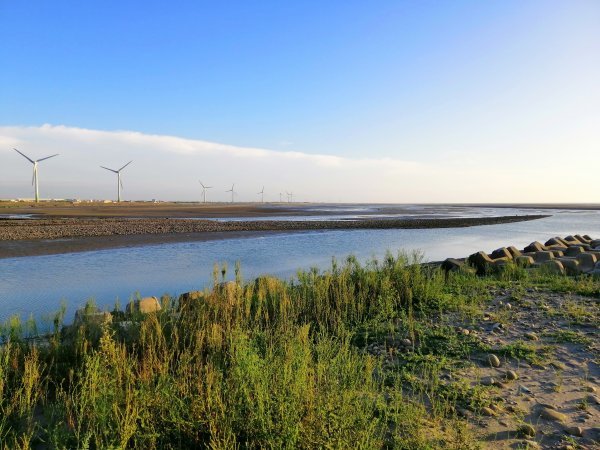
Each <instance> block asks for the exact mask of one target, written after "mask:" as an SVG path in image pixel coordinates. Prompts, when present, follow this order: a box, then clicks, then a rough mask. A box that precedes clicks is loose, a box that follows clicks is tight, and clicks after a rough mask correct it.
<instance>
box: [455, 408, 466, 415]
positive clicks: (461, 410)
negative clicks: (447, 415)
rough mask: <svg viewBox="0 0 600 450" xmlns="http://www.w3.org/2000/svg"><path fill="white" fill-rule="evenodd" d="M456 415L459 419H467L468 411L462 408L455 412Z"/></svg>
mask: <svg viewBox="0 0 600 450" xmlns="http://www.w3.org/2000/svg"><path fill="white" fill-rule="evenodd" d="M456 412H457V414H458V415H459V416H461V417H469V410H467V409H464V408H458V409H457V410H456Z"/></svg>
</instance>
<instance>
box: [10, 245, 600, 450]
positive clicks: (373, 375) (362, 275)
mask: <svg viewBox="0 0 600 450" xmlns="http://www.w3.org/2000/svg"><path fill="white" fill-rule="evenodd" d="M419 262H420V260H419V257H418V255H412V256H407V255H403V254H401V255H399V256H398V257H392V256H391V255H388V256H386V258H384V260H383V261H381V262H377V261H371V262H370V263H368V264H366V265H361V264H359V263H358V261H357V260H356V259H355V258H352V257H351V258H348V259H347V260H345V261H343V262H341V263H340V262H336V261H334V262H333V263H332V266H331V268H330V269H329V270H327V271H325V272H321V271H319V270H317V269H313V270H309V271H306V272H300V273H299V274H298V276H297V278H296V279H295V280H293V281H288V282H286V281H283V280H279V279H276V278H273V277H260V278H258V279H256V280H253V281H251V282H248V283H243V282H242V271H241V268H240V267H239V265H236V267H235V268H234V275H235V280H236V281H234V282H228V283H226V282H225V280H226V279H227V275H228V268H227V267H225V266H222V267H219V266H216V267H215V270H214V274H213V275H214V287H213V289H211V290H207V291H205V292H203V293H198V294H197V295H196V298H194V299H193V300H191V301H187V302H185V304H184V303H183V301H182V302H181V304H180V302H179V301H178V299H171V298H168V297H165V298H163V299H162V305H163V310H162V311H160V312H159V313H157V314H149V315H140V314H135V313H126V312H123V311H119V312H115V313H114V314H113V321H112V322H106V321H97V320H94V321H92V320H89V321H86V320H84V321H83V322H82V323H81V324H78V325H77V326H71V327H63V326H62V321H63V319H64V311H65V309H64V307H63V308H62V309H61V311H59V312H58V313H57V314H56V316H55V317H52V318H49V320H51V322H52V323H53V325H54V332H53V333H52V334H50V335H48V336H45V337H44V338H43V339H33V337H34V336H33V335H34V334H35V333H36V327H35V323H34V321H32V320H28V321H27V322H25V323H22V322H21V320H20V319H19V318H17V317H14V318H11V319H10V320H9V321H8V322H7V323H6V324H5V325H4V326H3V327H2V329H1V330H0V342H1V346H0V443H1V445H0V447H1V448H5V449H13V448H17V449H26V448H35V447H36V446H40V447H41V448H60V449H62V448H93V449H100V448H144V449H159V448H160V449H169V448H172V449H175V448H204V447H208V448H215V449H216V448H400V449H403V448H404V449H438V448H457V449H458V448H476V447H477V444H476V442H475V440H474V439H473V437H472V436H471V434H470V432H469V431H468V429H467V428H466V427H465V424H464V423H463V422H461V421H460V420H459V419H457V417H456V410H457V408H462V407H466V408H471V409H473V410H479V409H480V408H482V407H484V406H488V405H490V404H491V402H492V401H493V395H491V393H490V389H493V388H488V387H483V386H475V387H473V386H471V385H469V384H468V383H465V382H464V380H460V379H457V380H456V381H454V382H452V383H446V382H442V375H443V373H445V372H449V371H450V372H452V371H455V370H457V369H458V368H460V367H464V366H465V365H468V364H470V360H471V358H472V356H473V355H476V354H481V353H485V352H487V351H488V350H489V349H488V348H487V347H486V346H484V345H483V344H482V343H481V342H480V341H479V340H477V339H476V338H474V337H473V336H469V335H462V334H457V333H456V332H455V330H454V328H453V327H452V326H451V324H446V323H445V322H444V320H445V319H443V317H446V316H448V315H449V314H452V315H457V316H459V317H461V318H463V319H464V320H470V319H472V318H474V317H480V316H481V314H482V313H481V311H482V308H483V307H484V306H485V304H486V302H487V301H488V300H489V298H490V294H489V289H490V287H493V288H496V287H506V286H513V287H514V286H520V289H521V290H522V286H523V285H524V283H530V284H533V283H541V282H542V281H540V279H536V278H535V277H536V275H532V274H530V273H529V272H524V271H522V270H520V268H513V269H507V270H505V271H503V272H501V273H499V274H495V275H488V276H486V277H485V278H481V277H476V276H475V275H472V274H470V273H458V274H450V275H449V276H448V277H445V275H444V273H443V272H441V271H440V270H439V269H438V268H435V267H431V266H427V265H422V264H419ZM544 277H547V275H544ZM551 282H552V283H555V284H559V283H561V281H552V280H551ZM582 283H583V285H582V286H583V287H581V289H586V290H587V291H589V292H593V291H594V289H597V282H596V281H592V282H589V281H587V280H586V281H583V282H582ZM573 289H574V290H577V289H580V287H578V285H577V284H575V285H573ZM94 308H95V306H94V305H93V304H92V303H90V304H89V305H88V306H87V309H88V312H91V311H93V310H94ZM117 309H120V308H117ZM568 337H570V335H569V336H568ZM403 339H404V340H406V339H408V340H410V342H411V343H412V345H411V349H410V350H411V351H410V352H409V353H407V354H406V355H404V356H403V357H402V358H399V357H397V356H396V355H395V351H396V350H395V346H396V344H395V343H396V342H398V341H400V340H403ZM370 343H379V344H381V345H382V347H384V348H385V351H384V354H380V355H377V354H373V353H370V352H368V351H366V348H367V345H369V344H370ZM388 347H389V351H388ZM500 353H501V354H502V355H504V356H506V357H510V358H517V359H523V360H527V361H530V362H534V361H539V360H540V359H544V357H545V354H544V351H543V349H542V350H540V349H537V348H534V347H533V346H532V345H530V344H527V343H517V344H514V345H512V346H507V347H506V348H503V349H501V351H500ZM449 430H452V431H449Z"/></svg>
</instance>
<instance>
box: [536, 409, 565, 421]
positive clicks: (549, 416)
mask: <svg viewBox="0 0 600 450" xmlns="http://www.w3.org/2000/svg"><path fill="white" fill-rule="evenodd" d="M540 417H542V418H544V419H546V420H556V421H558V422H565V421H566V420H567V416H565V415H564V414H563V413H559V412H558V411H556V410H554V409H549V408H543V409H542V410H541V411H540Z"/></svg>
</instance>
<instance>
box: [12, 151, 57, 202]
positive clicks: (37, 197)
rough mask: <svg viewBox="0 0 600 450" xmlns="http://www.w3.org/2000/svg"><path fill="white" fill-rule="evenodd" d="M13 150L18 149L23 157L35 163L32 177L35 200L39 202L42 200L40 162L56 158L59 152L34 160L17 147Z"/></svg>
mask: <svg viewBox="0 0 600 450" xmlns="http://www.w3.org/2000/svg"><path fill="white" fill-rule="evenodd" d="M13 150H14V151H16V152H17V153H19V154H20V155H21V156H22V157H23V158H25V159H26V160H28V161H29V162H30V163H31V164H33V178H32V179H31V184H32V185H35V202H36V203H37V202H39V201H40V191H39V188H38V163H39V162H42V161H44V160H45V159H50V158H54V157H55V156H58V153H57V154H55V155H50V156H46V157H45V158H40V159H36V160H35V161H34V160H33V159H31V158H30V157H29V156H27V155H25V154H24V153H22V152H20V151H19V150H17V149H16V148H13Z"/></svg>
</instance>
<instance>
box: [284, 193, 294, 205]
mask: <svg viewBox="0 0 600 450" xmlns="http://www.w3.org/2000/svg"><path fill="white" fill-rule="evenodd" d="M285 193H286V194H287V196H288V203H292V202H293V201H294V193H293V192H288V191H285Z"/></svg>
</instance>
